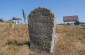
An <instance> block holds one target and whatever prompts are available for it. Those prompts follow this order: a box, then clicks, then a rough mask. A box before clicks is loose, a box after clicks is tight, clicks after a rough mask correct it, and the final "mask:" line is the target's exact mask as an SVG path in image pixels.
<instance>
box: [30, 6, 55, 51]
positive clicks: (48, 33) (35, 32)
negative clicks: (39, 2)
mask: <svg viewBox="0 0 85 55" xmlns="http://www.w3.org/2000/svg"><path fill="white" fill-rule="evenodd" d="M54 19H55V17H54V14H53V13H52V12H51V11H50V10H49V9H47V8H40V7H39V8H37V9H34V10H33V11H32V12H31V13H30V14H29V16H28V27H29V36H30V42H31V46H30V49H31V51H34V52H40V51H46V52H52V51H53V47H54V39H55V22H54V21H55V20H54Z"/></svg>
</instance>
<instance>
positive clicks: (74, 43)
mask: <svg viewBox="0 0 85 55" xmlns="http://www.w3.org/2000/svg"><path fill="white" fill-rule="evenodd" d="M56 32H57V33H58V42H57V44H56V46H55V49H54V52H53V55H85V29H81V28H80V27H70V26H57V29H56ZM28 34H29V33H28V27H27V25H23V24H18V25H15V28H14V29H13V28H11V25H8V24H6V25H5V24H0V55H28V54H29V52H30V51H29V47H28V44H27V43H28V42H29V37H28ZM29 55H33V54H29ZM34 55H50V54H49V53H46V52H40V53H35V54H34Z"/></svg>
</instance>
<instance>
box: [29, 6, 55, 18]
mask: <svg viewBox="0 0 85 55" xmlns="http://www.w3.org/2000/svg"><path fill="white" fill-rule="evenodd" d="M33 16H47V17H48V16H49V17H52V18H54V17H55V16H54V13H52V11H51V10H50V9H47V8H43V7H38V8H36V9H34V10H33V11H31V13H30V14H29V16H28V17H29V18H30V17H33Z"/></svg>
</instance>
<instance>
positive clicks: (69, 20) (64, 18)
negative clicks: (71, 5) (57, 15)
mask: <svg viewBox="0 0 85 55" xmlns="http://www.w3.org/2000/svg"><path fill="white" fill-rule="evenodd" d="M63 21H64V22H72V21H78V16H64V17H63Z"/></svg>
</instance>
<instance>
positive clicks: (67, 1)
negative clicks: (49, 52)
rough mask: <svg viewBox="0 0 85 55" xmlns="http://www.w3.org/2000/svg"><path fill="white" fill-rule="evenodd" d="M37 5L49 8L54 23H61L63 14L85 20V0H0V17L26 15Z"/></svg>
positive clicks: (7, 17)
mask: <svg viewBox="0 0 85 55" xmlns="http://www.w3.org/2000/svg"><path fill="white" fill-rule="evenodd" d="M38 7H45V8H48V9H50V10H51V11H52V12H53V13H55V16H56V23H63V16H74V15H78V17H79V21H81V22H85V0H0V18H3V19H4V20H9V19H12V18H13V17H19V18H23V16H22V9H24V12H25V13H26V17H28V15H29V14H30V12H31V11H32V10H34V9H35V8H38Z"/></svg>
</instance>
